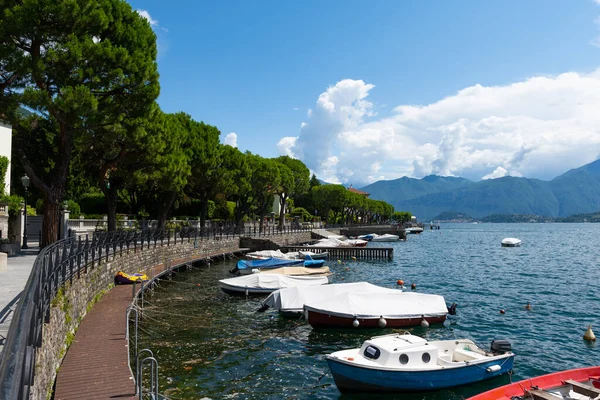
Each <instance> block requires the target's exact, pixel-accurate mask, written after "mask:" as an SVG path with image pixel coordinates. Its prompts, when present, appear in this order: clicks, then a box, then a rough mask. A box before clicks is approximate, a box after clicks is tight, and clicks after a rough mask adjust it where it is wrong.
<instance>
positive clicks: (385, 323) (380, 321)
mask: <svg viewBox="0 0 600 400" xmlns="http://www.w3.org/2000/svg"><path fill="white" fill-rule="evenodd" d="M377 325H379V327H380V328H385V327H386V325H387V321H386V320H385V318H383V315H381V316H379V321H377Z"/></svg>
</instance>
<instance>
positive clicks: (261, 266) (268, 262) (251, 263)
mask: <svg viewBox="0 0 600 400" xmlns="http://www.w3.org/2000/svg"><path fill="white" fill-rule="evenodd" d="M324 264H325V260H313V259H312V258H310V257H308V256H307V257H306V259H304V260H299V259H295V260H288V259H283V258H267V259H264V260H239V261H238V262H237V264H236V266H235V268H234V269H233V270H231V271H230V272H231V273H236V272H239V273H240V274H241V275H246V274H251V273H253V271H254V270H261V271H264V270H267V269H274V268H281V267H292V266H298V267H301V266H304V267H307V268H320V267H322V266H323V265H324Z"/></svg>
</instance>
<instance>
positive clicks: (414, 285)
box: [410, 282, 417, 290]
mask: <svg viewBox="0 0 600 400" xmlns="http://www.w3.org/2000/svg"><path fill="white" fill-rule="evenodd" d="M410 288H411V289H412V290H416V289H417V284H416V283H414V282H413V284H412V285H410Z"/></svg>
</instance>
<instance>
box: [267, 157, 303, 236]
mask: <svg viewBox="0 0 600 400" xmlns="http://www.w3.org/2000/svg"><path fill="white" fill-rule="evenodd" d="M275 161H277V162H278V163H280V164H282V165H283V166H285V167H287V169H286V168H280V184H279V185H278V187H277V191H276V192H275V193H276V194H278V195H279V205H280V207H279V228H280V229H281V228H283V222H284V218H285V204H286V202H287V199H288V198H293V197H294V196H297V195H301V194H304V193H306V192H307V191H308V189H309V184H310V171H309V170H308V168H307V167H306V165H304V163H303V162H302V161H300V160H296V159H295V158H291V157H289V156H282V157H279V158H276V159H275Z"/></svg>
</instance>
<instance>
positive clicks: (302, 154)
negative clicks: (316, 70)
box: [278, 0, 600, 185]
mask: <svg viewBox="0 0 600 400" xmlns="http://www.w3.org/2000/svg"><path fill="white" fill-rule="evenodd" d="M599 1H600V0H599ZM373 88H374V86H373V85H371V84H367V83H365V82H363V81H362V80H350V79H345V80H342V81H340V82H338V83H337V84H336V85H334V86H331V87H329V88H328V89H327V90H326V91H325V92H323V93H322V94H321V95H320V96H319V98H318V99H317V102H316V105H315V107H314V108H313V109H312V110H311V111H310V112H309V113H308V115H307V120H306V121H305V122H304V123H303V124H302V126H301V128H300V133H299V135H298V137H297V138H284V139H282V141H280V142H279V144H278V147H279V148H280V152H282V148H284V149H285V152H282V154H289V155H293V156H295V157H297V158H299V159H301V160H303V161H304V162H305V163H306V164H307V166H308V167H309V168H310V169H311V170H313V171H314V172H315V173H316V174H317V176H319V177H320V178H322V179H325V178H324V177H325V176H327V179H331V180H332V181H336V180H337V181H342V182H349V181H352V182H353V183H354V184H355V185H357V184H359V183H362V184H364V183H368V182H370V181H372V180H373V179H375V178H376V179H380V178H382V177H384V178H385V179H395V178H398V177H401V176H404V175H406V176H414V177H422V176H424V175H428V174H438V175H456V176H464V177H467V178H470V179H481V178H482V177H486V178H490V177H498V176H501V175H500V174H503V173H504V174H509V175H511V176H527V177H535V178H540V179H551V178H553V177H554V176H556V175H558V174H560V173H563V172H565V171H567V170H568V169H570V168H576V167H578V166H581V165H583V164H585V163H588V162H591V161H594V160H595V159H596V156H597V154H598V152H599V151H600V113H599V112H598V110H599V109H600V70H597V71H594V72H592V73H588V74H583V73H574V72H569V73H564V74H561V75H558V76H537V77H532V78H529V79H526V80H524V81H521V82H515V83H513V84H509V85H504V86H483V85H479V84H476V85H473V86H470V87H467V88H464V89H462V90H460V91H459V92H457V93H455V94H454V95H451V96H448V97H445V98H443V99H441V100H439V101H436V102H433V103H431V104H426V105H421V106H420V105H400V106H397V107H396V108H395V109H394V113H393V114H392V115H391V116H389V117H385V118H384V117H377V116H376V112H375V111H376V109H375V107H374V106H373V104H372V103H371V102H369V101H368V96H369V93H370V92H371V90H372V89H373ZM292 139H293V140H292ZM333 158H335V160H336V162H335V163H332V162H331V160H332V159H333Z"/></svg>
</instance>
